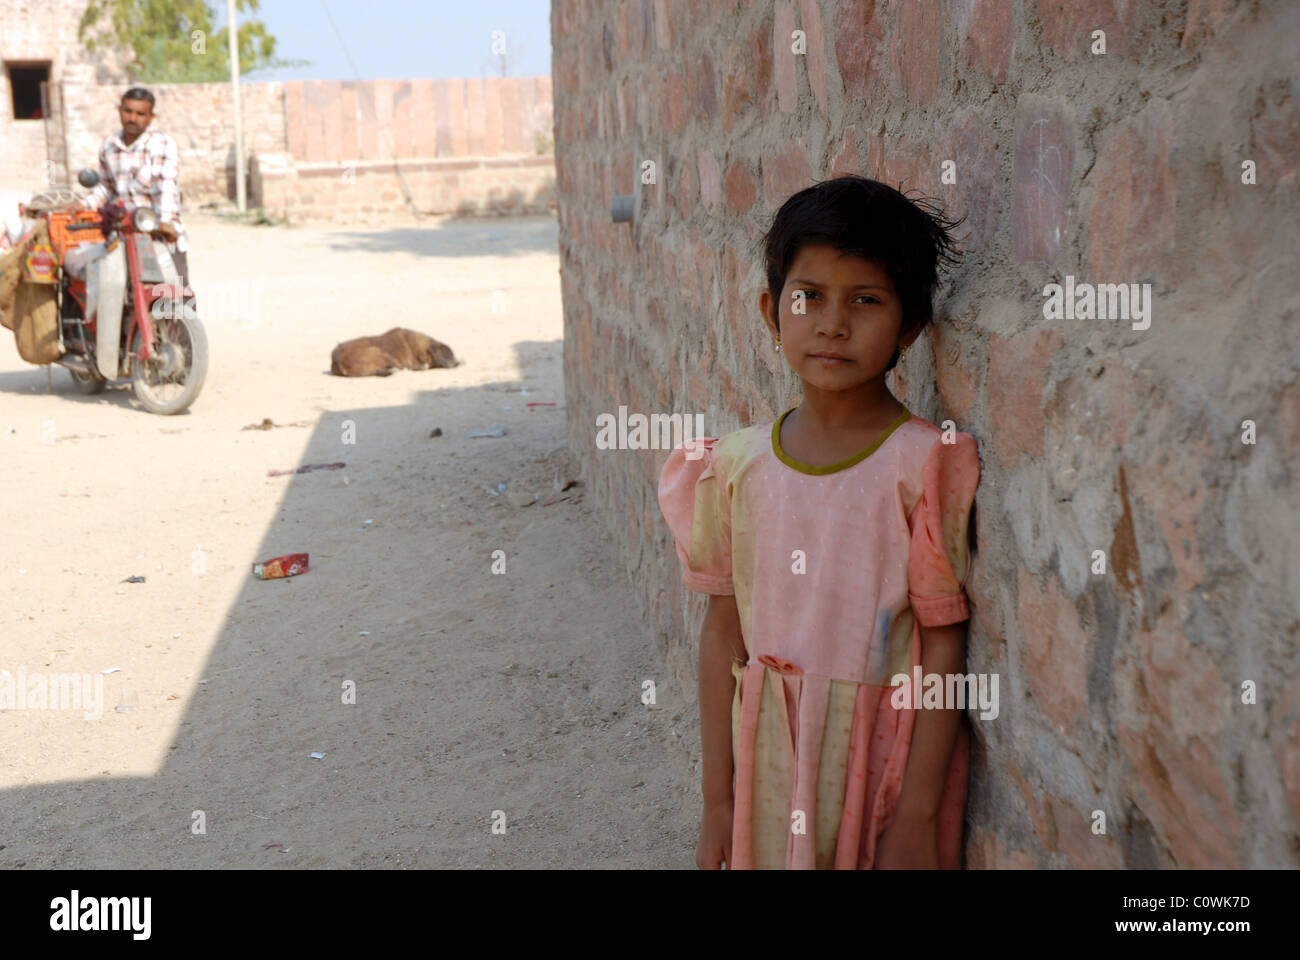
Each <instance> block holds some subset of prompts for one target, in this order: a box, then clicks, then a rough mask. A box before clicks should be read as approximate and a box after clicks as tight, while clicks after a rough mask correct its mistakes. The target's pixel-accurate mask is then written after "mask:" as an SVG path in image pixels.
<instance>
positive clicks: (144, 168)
mask: <svg viewBox="0 0 1300 960" xmlns="http://www.w3.org/2000/svg"><path fill="white" fill-rule="evenodd" d="M99 176H100V182H99V185H98V186H97V187H95V188H94V189H93V190H91V191H90V193H88V194H87V195H86V197H85V199H84V200H83V201H82V203H83V205H84V206H85V207H86V208H87V209H89V210H95V209H98V208H99V207H101V206H103V205H104V204H105V203H107V202H108V201H109V200H112V199H117V200H121V201H123V202H125V203H129V204H131V205H132V206H144V205H146V204H148V205H150V206H152V207H153V208H154V211H155V212H156V213H157V214H158V219H159V220H160V221H161V222H162V223H170V224H173V225H174V226H175V227H176V233H177V239H176V250H177V252H179V253H184V252H185V251H186V250H188V249H189V248H190V244H189V238H188V236H187V234H186V233H185V224H184V223H182V222H181V187H180V182H179V177H180V151H179V150H177V149H176V141H175V140H173V139H172V138H171V137H169V136H168V135H167V134H165V133H163V132H161V131H159V130H146V131H145V132H144V133H142V134H140V136H138V137H136V139H135V143H133V144H131V145H130V146H129V147H128V146H127V145H126V143H125V142H123V140H122V134H121V132H120V131H119V132H118V133H115V134H113V135H112V136H111V137H108V138H107V139H105V140H104V145H103V146H102V147H100V148H99Z"/></svg>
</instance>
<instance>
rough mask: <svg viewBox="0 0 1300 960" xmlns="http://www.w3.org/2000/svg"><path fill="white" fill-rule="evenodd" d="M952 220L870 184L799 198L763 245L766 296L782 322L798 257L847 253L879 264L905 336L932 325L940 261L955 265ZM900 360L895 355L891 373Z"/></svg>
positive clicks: (838, 181) (837, 184) (830, 186)
mask: <svg viewBox="0 0 1300 960" xmlns="http://www.w3.org/2000/svg"><path fill="white" fill-rule="evenodd" d="M961 222H962V221H961V220H949V219H947V218H946V217H945V216H944V215H943V212H942V210H941V209H940V208H939V207H938V206H937V205H935V204H934V203H933V202H932V201H929V200H926V199H924V198H919V199H916V200H913V199H910V198H908V197H905V196H903V194H901V193H899V192H898V191H897V190H895V189H894V188H893V187H889V186H886V185H885V184H883V183H880V182H879V181H877V180H868V179H867V178H866V177H856V176H843V177H836V178H834V179H833V180H823V181H822V182H821V183H817V184H814V185H813V186H811V187H808V188H806V189H804V190H800V191H799V192H798V193H796V194H795V195H794V196H792V197H790V199H788V200H786V202H785V203H783V204H781V209H780V210H778V211H777V212H776V217H775V218H774V219H773V220H772V226H771V228H770V229H769V230H768V232H767V235H766V236H765V237H764V238H763V260H764V266H765V268H766V270H767V288H768V290H769V291H771V294H772V298H773V300H775V301H776V303H777V316H778V317H779V316H780V302H781V291H782V289H784V287H785V278H786V275H787V274H788V273H789V271H790V264H792V263H793V262H794V258H795V256H796V255H797V254H798V253H799V251H800V250H801V249H802V248H803V247H805V246H808V245H810V244H822V243H825V244H829V245H830V246H832V247H834V248H835V249H836V250H839V251H840V252H841V253H845V254H848V255H850V256H855V257H861V258H863V259H864V260H875V261H877V262H879V263H880V264H881V265H882V266H883V267H884V268H885V271H886V273H888V274H889V279H890V281H891V282H892V283H893V285H894V290H895V291H896V292H897V293H898V296H899V299H900V300H901V301H902V304H903V329H904V330H910V329H911V328H912V327H913V326H916V327H917V328H920V329H924V327H925V325H926V324H928V323H929V322H930V321H931V320H932V319H933V318H934V303H933V298H934V289H935V287H936V286H937V285H938V282H939V264H940V262H941V261H947V262H949V263H955V262H957V258H958V257H957V247H956V244H955V243H954V241H953V238H952V233H951V231H952V229H953V228H954V227H956V226H957V225H958V224H960V223H961ZM897 360H898V354H897V352H895V354H894V358H893V360H891V361H890V364H889V366H890V367H891V368H892V367H893V366H894V363H896V362H897Z"/></svg>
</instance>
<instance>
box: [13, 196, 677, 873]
mask: <svg viewBox="0 0 1300 960" xmlns="http://www.w3.org/2000/svg"><path fill="white" fill-rule="evenodd" d="M189 227H190V231H191V234H192V238H193V245H194V250H193V251H192V252H191V254H190V263H191V269H192V270H193V273H194V282H195V286H196V289H197V290H198V297H199V307H200V312H201V314H202V315H203V316H204V318H205V322H206V326H207V330H208V337H209V341H210V344H211V350H212V360H211V366H210V371H209V376H208V382H207V386H206V388H205V391H204V393H203V395H202V396H201V397H200V398H199V400H198V402H197V403H196V404H195V405H194V407H193V408H192V409H191V411H190V412H189V413H188V414H185V415H182V416H178V417H158V416H153V415H150V414H147V413H145V412H143V411H142V410H140V409H139V408H138V406H137V405H136V404H135V403H134V398H133V395H132V393H131V392H130V389H129V387H128V388H124V389H110V390H109V391H108V392H107V393H105V394H103V395H101V396H99V397H84V396H81V395H80V394H77V393H76V392H74V390H73V388H72V385H71V382H70V381H69V378H68V375H67V373H66V371H63V370H61V369H58V368H55V369H54V370H53V376H52V380H53V389H52V391H50V390H47V386H46V372H45V370H43V369H41V368H36V367H30V366H27V365H25V364H23V363H22V362H21V361H20V360H19V358H18V355H17V352H16V350H15V349H14V348H13V346H12V341H11V339H10V336H9V334H8V331H4V338H3V342H0V465H2V467H3V469H0V598H3V602H2V603H0V628H2V633H0V671H3V670H8V671H9V677H8V678H6V676H5V674H4V673H3V672H0V684H3V683H4V682H6V680H7V681H8V682H9V684H10V687H9V689H10V690H11V691H13V690H15V689H16V685H17V679H18V676H19V674H20V670H21V671H22V672H23V674H24V675H25V677H26V680H27V682H28V683H29V684H33V683H34V684H36V686H39V685H40V684H42V683H45V684H46V685H47V688H48V685H49V684H52V683H59V682H64V681H63V680H60V679H59V678H64V679H65V680H66V678H69V677H73V676H75V677H78V678H83V679H82V683H83V686H82V687H81V688H80V689H82V690H83V691H84V693H85V694H87V695H91V696H93V691H94V689H95V686H96V685H97V684H102V690H103V703H102V708H101V710H100V711H99V715H98V716H95V715H93V714H94V713H95V711H94V710H93V709H90V710H88V709H85V708H86V706H87V704H85V703H82V704H79V706H80V707H81V708H82V709H51V708H49V705H48V704H47V706H46V707H45V708H42V707H40V706H35V707H33V705H32V702H31V701H25V702H24V703H23V704H21V706H22V707H23V708H19V706H20V705H19V704H17V702H16V701H15V703H13V704H10V707H11V708H10V709H6V710H2V711H0V868H14V867H23V866H25V867H28V868H37V867H92V868H95V867H125V868H139V867H171V868H199V867H201V868H220V867H270V868H284V867H353V866H355V867H461V868H471V867H542V868H547V867H565V868H582V867H603V866H618V867H689V866H691V865H693V851H694V839H695V829H696V822H697V821H696V816H697V812H698V799H697V797H698V788H697V786H696V779H695V776H694V773H693V764H694V762H695V754H696V751H697V749H698V748H697V746H696V743H697V735H696V733H695V727H694V726H693V722H692V721H693V718H692V716H691V713H692V711H691V710H690V708H689V703H690V700H689V698H684V697H683V692H682V691H681V690H680V689H678V688H677V687H676V685H675V684H674V683H673V682H672V681H671V679H670V678H669V677H668V676H667V672H666V670H665V667H664V663H663V660H662V657H661V656H660V654H659V652H658V651H656V650H654V649H653V644H652V643H651V640H650V637H649V636H648V634H647V631H646V630H644V629H643V627H642V625H641V620H640V618H639V616H638V614H637V613H636V611H635V609H634V608H633V607H632V604H631V594H630V592H629V591H628V590H627V589H626V588H625V585H624V581H623V579H622V576H621V575H620V574H619V573H617V567H616V564H615V562H614V557H613V555H612V554H611V552H610V550H609V547H608V546H607V544H608V539H607V537H606V536H605V535H604V533H603V531H602V530H601V529H600V528H599V527H598V526H597V525H596V523H595V521H594V519H593V518H592V517H591V516H590V515H589V512H588V510H589V506H590V505H589V504H588V503H586V502H584V501H583V500H578V502H576V503H575V502H574V501H573V500H572V499H570V500H567V501H562V502H560V503H556V504H554V505H551V506H541V505H540V504H533V505H531V506H526V507H523V506H517V505H516V504H515V503H512V502H511V500H512V498H511V495H512V494H516V495H517V494H526V495H531V494H533V493H537V494H540V495H541V496H542V497H545V496H546V495H548V494H550V493H551V492H552V490H553V488H554V485H555V480H556V478H557V477H558V478H560V479H561V480H563V479H565V478H573V477H575V476H576V475H577V474H576V465H572V464H566V463H565V457H564V449H563V447H564V412H563V403H564V397H563V380H562V375H561V356H562V342H561V339H562V330H563V325H562V317H561V310H560V294H559V273H558V257H557V253H556V224H555V221H554V219H553V218H525V219H517V220H505V221H477V222H460V223H455V222H441V223H437V224H427V223H426V224H421V225H419V226H415V225H412V226H409V227H396V228H388V229H365V230H362V229H327V228H294V229H287V228H273V227H253V226H243V225H235V224H231V223H226V222H223V221H220V220H217V219H212V218H209V219H202V218H198V217H191V218H190V222H189ZM397 325H401V326H407V327H412V328H414V329H417V330H421V331H423V332H426V333H428V334H430V335H432V336H434V337H436V338H438V339H440V340H443V341H444V342H446V343H448V344H449V345H451V347H452V348H453V349H454V350H455V351H456V353H457V354H458V355H459V356H460V357H461V358H462V359H463V360H464V361H465V362H464V364H463V365H462V366H460V367H458V368H455V369H452V370H434V371H426V372H418V373H416V372H406V373H399V374H397V375H394V376H392V377H389V378H365V379H355V380H347V379H341V378H336V377H331V376H329V375H328V368H329V354H330V351H331V349H332V348H333V347H334V345H335V343H336V342H338V341H339V340H343V339H347V338H349V337H353V336H359V335H363V334H374V333H381V332H383V331H384V330H386V329H388V328H389V327H392V326H397ZM530 402H532V403H547V402H554V403H555V404H556V406H553V407H551V406H534V407H529V406H527V405H526V404H528V403H530ZM264 418H270V420H271V421H273V423H274V424H276V426H275V427H274V428H273V429H268V430H260V429H259V430H245V429H242V428H244V427H246V426H249V425H253V424H260V423H262V421H263V420H264ZM494 424H503V425H505V427H506V428H507V431H508V432H507V435H506V436H505V437H503V438H499V439H468V438H466V432H467V431H469V430H471V429H474V428H482V427H490V426H492V425H494ZM434 428H440V429H441V431H442V435H441V436H440V437H436V438H431V437H430V432H431V431H433V430H434ZM337 461H342V462H344V463H345V464H346V466H345V467H344V468H342V469H332V470H331V469H321V470H316V471H313V472H309V473H304V474H293V475H289V476H277V477H268V476H267V472H268V470H273V469H291V468H296V467H298V466H301V465H305V464H313V463H322V462H337ZM498 484H505V488H504V490H503V491H502V490H498ZM581 490H582V488H581V487H577V488H571V490H570V492H571V493H573V492H580V491H581ZM489 491H492V492H491V493H490V492H489ZM492 493H496V494H497V495H496V496H494V495H492ZM513 499H514V500H516V501H518V500H520V499H521V498H519V497H518V496H516V497H514V498H513ZM494 551H502V553H501V554H497V555H496V558H497V559H498V560H500V559H501V558H504V563H505V572H504V573H494V572H493V562H494ZM290 552H307V553H309V554H310V557H311V571H310V572H309V573H307V574H305V575H303V576H299V577H296V578H293V579H289V580H280V581H267V582H263V581H258V580H255V579H253V578H252V577H251V576H250V564H252V563H253V562H255V561H258V560H263V559H266V558H269V557H273V556H276V555H279V554H285V553H290ZM498 569H500V565H499V564H498ZM129 576H144V577H145V578H146V579H145V582H143V583H124V582H123V581H124V579H125V578H127V577H129ZM115 668H116V669H115ZM108 671H111V672H108ZM32 678H38V679H35V680H33V679H32ZM96 678H98V679H96ZM647 679H653V680H655V681H656V684H657V704H656V705H655V706H645V705H643V704H642V703H641V690H642V682H643V681H644V680H647ZM32 689H33V690H34V689H35V687H33V688H32ZM349 691H355V702H354V703H347V702H345V700H346V699H347V698H348V696H349ZM0 706H4V704H0ZM313 752H315V753H320V754H323V757H321V758H319V759H315V758H313V757H312V756H311V755H312V753H313ZM494 811H501V813H499V814H498V813H494ZM494 819H495V822H497V823H500V822H502V821H504V824H505V832H504V833H494V832H493V823H494ZM199 826H201V827H202V831H200V830H199V829H198V828H199Z"/></svg>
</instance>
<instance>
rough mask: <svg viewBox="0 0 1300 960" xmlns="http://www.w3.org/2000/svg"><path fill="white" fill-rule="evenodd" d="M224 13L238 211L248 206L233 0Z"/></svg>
mask: <svg viewBox="0 0 1300 960" xmlns="http://www.w3.org/2000/svg"><path fill="white" fill-rule="evenodd" d="M226 13H227V17H228V19H229V21H230V84H231V86H232V87H233V88H234V94H235V199H236V201H237V202H238V204H239V212H240V213H243V212H244V211H245V210H246V209H247V207H248V196H247V188H246V187H245V184H244V122H243V118H242V116H241V114H240V109H239V29H238V27H237V26H236V24H235V0H226Z"/></svg>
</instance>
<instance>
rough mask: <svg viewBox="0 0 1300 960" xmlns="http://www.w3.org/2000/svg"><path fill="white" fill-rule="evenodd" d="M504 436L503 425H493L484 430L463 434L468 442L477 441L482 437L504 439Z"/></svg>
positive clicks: (504, 429)
mask: <svg viewBox="0 0 1300 960" xmlns="http://www.w3.org/2000/svg"><path fill="white" fill-rule="evenodd" d="M505 435H506V428H505V424H502V423H494V424H492V426H490V427H489V428H488V429H486V430H471V431H469V433H467V434H465V436H466V437H468V438H469V439H470V440H478V439H480V438H483V437H504V436H505Z"/></svg>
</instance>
